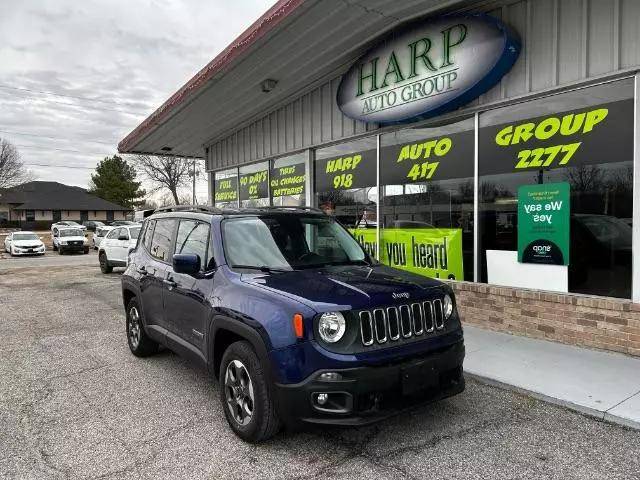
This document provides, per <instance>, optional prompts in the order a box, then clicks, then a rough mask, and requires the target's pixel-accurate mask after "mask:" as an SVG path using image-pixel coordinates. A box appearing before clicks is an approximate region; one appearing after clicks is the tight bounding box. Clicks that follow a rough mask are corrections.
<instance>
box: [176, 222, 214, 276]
mask: <svg viewBox="0 0 640 480" xmlns="http://www.w3.org/2000/svg"><path fill="white" fill-rule="evenodd" d="M208 240H209V225H208V224H206V223H202V222H196V221H195V220H180V226H179V228H178V236H177V238H176V253H192V254H195V255H198V256H199V257H200V268H203V267H204V265H203V262H204V261H205V259H206V258H207V243H208Z"/></svg>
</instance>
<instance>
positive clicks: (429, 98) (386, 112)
mask: <svg viewBox="0 0 640 480" xmlns="http://www.w3.org/2000/svg"><path fill="white" fill-rule="evenodd" d="M519 53H520V41H519V40H518V39H517V38H516V37H515V36H514V35H512V34H511V32H510V31H509V30H508V29H507V28H506V26H505V25H503V24H502V23H501V22H500V21H499V20H497V19H495V18H493V17H489V16H487V15H482V14H478V15H464V16H462V15H448V16H444V17H440V18H436V19H433V20H427V21H424V20H423V21H420V22H416V23H413V24H410V25H404V26H402V27H400V28H399V29H396V30H394V31H393V32H392V33H391V34H390V35H388V36H387V37H385V38H384V39H383V40H382V41H381V42H379V43H378V44H377V45H375V46H374V47H373V48H372V49H371V50H369V51H368V52H367V53H366V54H365V55H364V56H363V57H362V58H360V59H359V60H358V61H357V62H356V63H355V64H354V65H353V66H352V67H351V69H350V70H349V71H348V72H347V73H346V74H345V75H344V76H343V78H342V81H341V83H340V87H339V88H338V96H337V101H338V106H339V107H340V109H341V110H342V112H343V113H344V114H345V115H347V116H348V117H351V118H355V119H357V120H362V121H365V122H378V123H387V124H389V123H399V122H407V121H413V120H419V119H424V118H428V117H432V116H435V115H439V114H441V113H444V112H447V111H450V110H454V109H456V108H458V107H460V106H462V105H464V104H466V103H468V102H470V101H471V100H473V99H475V98H476V97H478V96H479V95H481V94H482V93H484V92H486V91H487V90H489V89H490V88H491V87H493V86H494V85H495V84H496V83H498V82H499V81H500V78H502V76H503V75H504V74H505V73H507V72H508V71H509V69H510V68H511V67H512V66H513V64H514V63H515V61H516V60H517V58H518V55H519Z"/></svg>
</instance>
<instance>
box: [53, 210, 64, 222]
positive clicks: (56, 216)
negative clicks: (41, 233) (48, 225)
mask: <svg viewBox="0 0 640 480" xmlns="http://www.w3.org/2000/svg"><path fill="white" fill-rule="evenodd" d="M60 220H62V212H61V211H60V210H54V211H53V223H58V222H59V221H60Z"/></svg>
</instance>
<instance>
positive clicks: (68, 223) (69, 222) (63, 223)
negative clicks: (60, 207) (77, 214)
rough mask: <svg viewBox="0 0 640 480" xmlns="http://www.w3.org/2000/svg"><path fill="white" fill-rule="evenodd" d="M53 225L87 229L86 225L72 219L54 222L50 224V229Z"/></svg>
mask: <svg viewBox="0 0 640 480" xmlns="http://www.w3.org/2000/svg"><path fill="white" fill-rule="evenodd" d="M54 227H61V228H62V227H74V228H79V229H80V230H82V231H85V230H86V229H87V227H85V226H84V225H80V224H79V223H78V222H74V221H73V220H63V221H61V222H56V223H54V224H53V225H51V230H52V231H53V228H54Z"/></svg>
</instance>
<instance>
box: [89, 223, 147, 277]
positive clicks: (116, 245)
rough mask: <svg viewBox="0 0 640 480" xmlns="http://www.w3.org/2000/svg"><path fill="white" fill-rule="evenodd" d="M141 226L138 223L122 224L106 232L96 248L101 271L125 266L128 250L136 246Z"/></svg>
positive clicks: (107, 271) (104, 271) (109, 270)
mask: <svg viewBox="0 0 640 480" xmlns="http://www.w3.org/2000/svg"><path fill="white" fill-rule="evenodd" d="M141 228H142V226H141V225H139V224H134V225H123V226H121V227H116V228H114V229H113V230H111V231H110V232H109V233H107V236H106V237H104V240H102V241H101V242H100V247H99V250H98V261H99V262H100V270H102V273H111V271H113V267H126V266H127V260H128V258H129V252H130V251H131V250H133V249H134V248H136V244H137V243H138V235H140V229H141Z"/></svg>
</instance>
